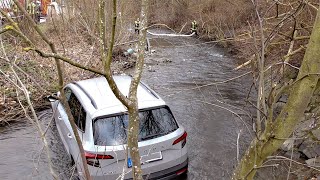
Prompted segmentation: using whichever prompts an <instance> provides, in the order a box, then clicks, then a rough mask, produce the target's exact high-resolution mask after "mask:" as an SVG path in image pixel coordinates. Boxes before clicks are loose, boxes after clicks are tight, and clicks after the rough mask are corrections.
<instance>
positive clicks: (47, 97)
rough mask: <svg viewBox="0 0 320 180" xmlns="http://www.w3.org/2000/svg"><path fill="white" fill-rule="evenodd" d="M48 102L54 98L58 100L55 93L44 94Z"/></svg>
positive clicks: (53, 100)
mask: <svg viewBox="0 0 320 180" xmlns="http://www.w3.org/2000/svg"><path fill="white" fill-rule="evenodd" d="M45 99H46V100H47V101H49V102H55V101H56V100H59V98H58V96H57V93H54V94H52V95H49V96H46V98H45Z"/></svg>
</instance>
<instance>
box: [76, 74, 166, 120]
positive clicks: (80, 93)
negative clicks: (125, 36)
mask: <svg viewBox="0 0 320 180" xmlns="http://www.w3.org/2000/svg"><path fill="white" fill-rule="evenodd" d="M113 79H114V81H115V83H116V85H117V87H118V89H119V90H120V92H121V93H122V94H123V95H125V96H128V94H129V88H130V84H131V80H132V77H131V76H127V75H119V76H113ZM70 87H71V88H72V90H73V92H74V93H75V94H76V95H77V97H78V98H79V100H80V101H81V102H82V103H81V104H82V105H83V106H84V108H85V109H86V110H88V109H91V110H92V111H94V112H91V114H93V113H95V114H96V116H98V115H100V114H101V115H106V113H107V114H109V113H112V114H113V113H118V112H123V111H126V108H125V107H124V106H123V105H122V103H121V102H120V101H119V100H118V99H117V97H116V96H115V95H114V94H113V92H112V90H111V89H110V87H109V85H108V81H107V80H106V78H105V77H97V78H92V79H87V80H82V81H77V82H73V83H72V85H71V86H70ZM84 96H85V97H84ZM137 97H138V105H139V109H141V108H148V107H152V106H160V105H165V102H164V101H163V100H162V99H161V98H160V97H159V95H157V94H156V93H155V92H154V91H153V90H151V89H150V88H149V87H148V86H147V85H145V84H144V83H143V82H140V83H139V85H138V91H137ZM88 100H89V102H90V103H88ZM106 110H107V111H106ZM89 113H90V112H89Z"/></svg>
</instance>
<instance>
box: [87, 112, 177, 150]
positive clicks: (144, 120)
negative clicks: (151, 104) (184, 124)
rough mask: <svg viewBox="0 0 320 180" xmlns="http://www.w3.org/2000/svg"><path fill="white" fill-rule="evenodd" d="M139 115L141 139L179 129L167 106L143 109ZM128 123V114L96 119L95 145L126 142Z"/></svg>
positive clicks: (94, 125)
mask: <svg viewBox="0 0 320 180" xmlns="http://www.w3.org/2000/svg"><path fill="white" fill-rule="evenodd" d="M139 117H140V127H139V141H143V140H148V139H153V138H157V137H160V136H163V135H166V134H169V133H171V132H173V131H175V130H176V129H178V124H177V122H176V121H175V119H174V117H173V115H172V113H171V111H170V109H169V108H168V107H167V106H164V107H160V108H155V109H146V110H141V111H140V112H139ZM128 125H129V116H128V114H119V115H115V116H110V117H104V118H98V119H96V120H95V121H94V124H93V137H94V143H95V145H100V146H115V145H122V144H126V143H127V128H128Z"/></svg>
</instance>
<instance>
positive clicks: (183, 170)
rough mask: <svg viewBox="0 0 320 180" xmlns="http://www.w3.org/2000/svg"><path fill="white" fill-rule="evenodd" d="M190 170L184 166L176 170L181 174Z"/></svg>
mask: <svg viewBox="0 0 320 180" xmlns="http://www.w3.org/2000/svg"><path fill="white" fill-rule="evenodd" d="M187 171H188V168H183V169H180V170H179V171H177V172H176V175H178V176H179V175H181V174H183V173H185V172H187Z"/></svg>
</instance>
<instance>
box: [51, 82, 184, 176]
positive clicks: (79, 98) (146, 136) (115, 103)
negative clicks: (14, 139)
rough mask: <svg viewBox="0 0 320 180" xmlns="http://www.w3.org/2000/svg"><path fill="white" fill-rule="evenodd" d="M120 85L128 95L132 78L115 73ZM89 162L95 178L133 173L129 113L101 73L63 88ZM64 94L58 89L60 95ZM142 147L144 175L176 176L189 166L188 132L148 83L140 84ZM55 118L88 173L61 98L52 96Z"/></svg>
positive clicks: (76, 160) (79, 167)
mask: <svg viewBox="0 0 320 180" xmlns="http://www.w3.org/2000/svg"><path fill="white" fill-rule="evenodd" d="M114 80H115V82H116V84H117V87H118V88H119V90H120V91H121V92H122V93H123V94H124V95H128V93H129V86H130V83H131V80H132V78H131V77H130V76H114ZM64 92H65V96H66V99H67V101H68V104H69V106H70V109H71V113H72V115H73V117H74V119H75V124H76V126H77V130H78V133H79V136H80V138H81V141H82V146H83V148H84V151H85V157H86V162H87V165H88V168H89V171H90V175H91V176H92V178H93V179H110V180H111V179H117V178H119V177H123V178H124V179H130V178H132V169H131V168H132V161H131V157H130V153H127V148H126V147H127V146H126V143H127V128H128V121H129V119H128V112H127V110H126V108H125V106H124V105H122V104H121V102H120V101H119V100H118V99H117V98H116V97H115V96H114V94H113V92H112V91H111V89H110V87H109V85H108V82H107V80H106V79H105V78H104V77H98V78H93V79H88V80H82V81H78V82H72V83H70V84H68V85H67V86H66V87H65V88H64ZM58 96H59V94H58ZM137 96H138V104H139V117H140V127H139V128H140V129H139V143H138V146H139V152H140V156H141V164H142V165H141V168H142V171H143V176H144V177H146V178H147V179H172V178H175V177H177V176H179V175H181V174H186V173H187V171H188V156H187V147H186V140H187V132H186V131H185V129H184V128H183V127H182V126H181V125H179V124H178V123H177V122H176V120H175V118H174V116H173V114H172V112H171V110H170V108H169V107H168V106H167V105H166V103H165V102H164V101H163V100H162V99H161V98H160V96H159V95H158V94H157V93H156V92H154V91H153V90H152V89H150V88H149V87H148V86H147V85H145V84H144V83H142V82H140V84H139V86H138V93H137ZM52 108H53V112H54V118H55V122H56V126H57V129H58V132H59V134H60V137H61V140H62V142H63V144H64V147H65V149H66V151H67V152H68V153H69V155H70V157H71V158H72V162H74V163H75V166H76V167H77V171H78V174H79V176H80V178H81V176H83V166H82V163H81V162H82V161H81V159H80V158H81V156H79V147H78V146H77V143H76V140H75V136H74V133H73V131H72V129H71V125H70V123H69V120H68V117H67V114H66V112H65V109H64V107H63V105H62V103H60V102H59V100H54V101H52Z"/></svg>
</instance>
